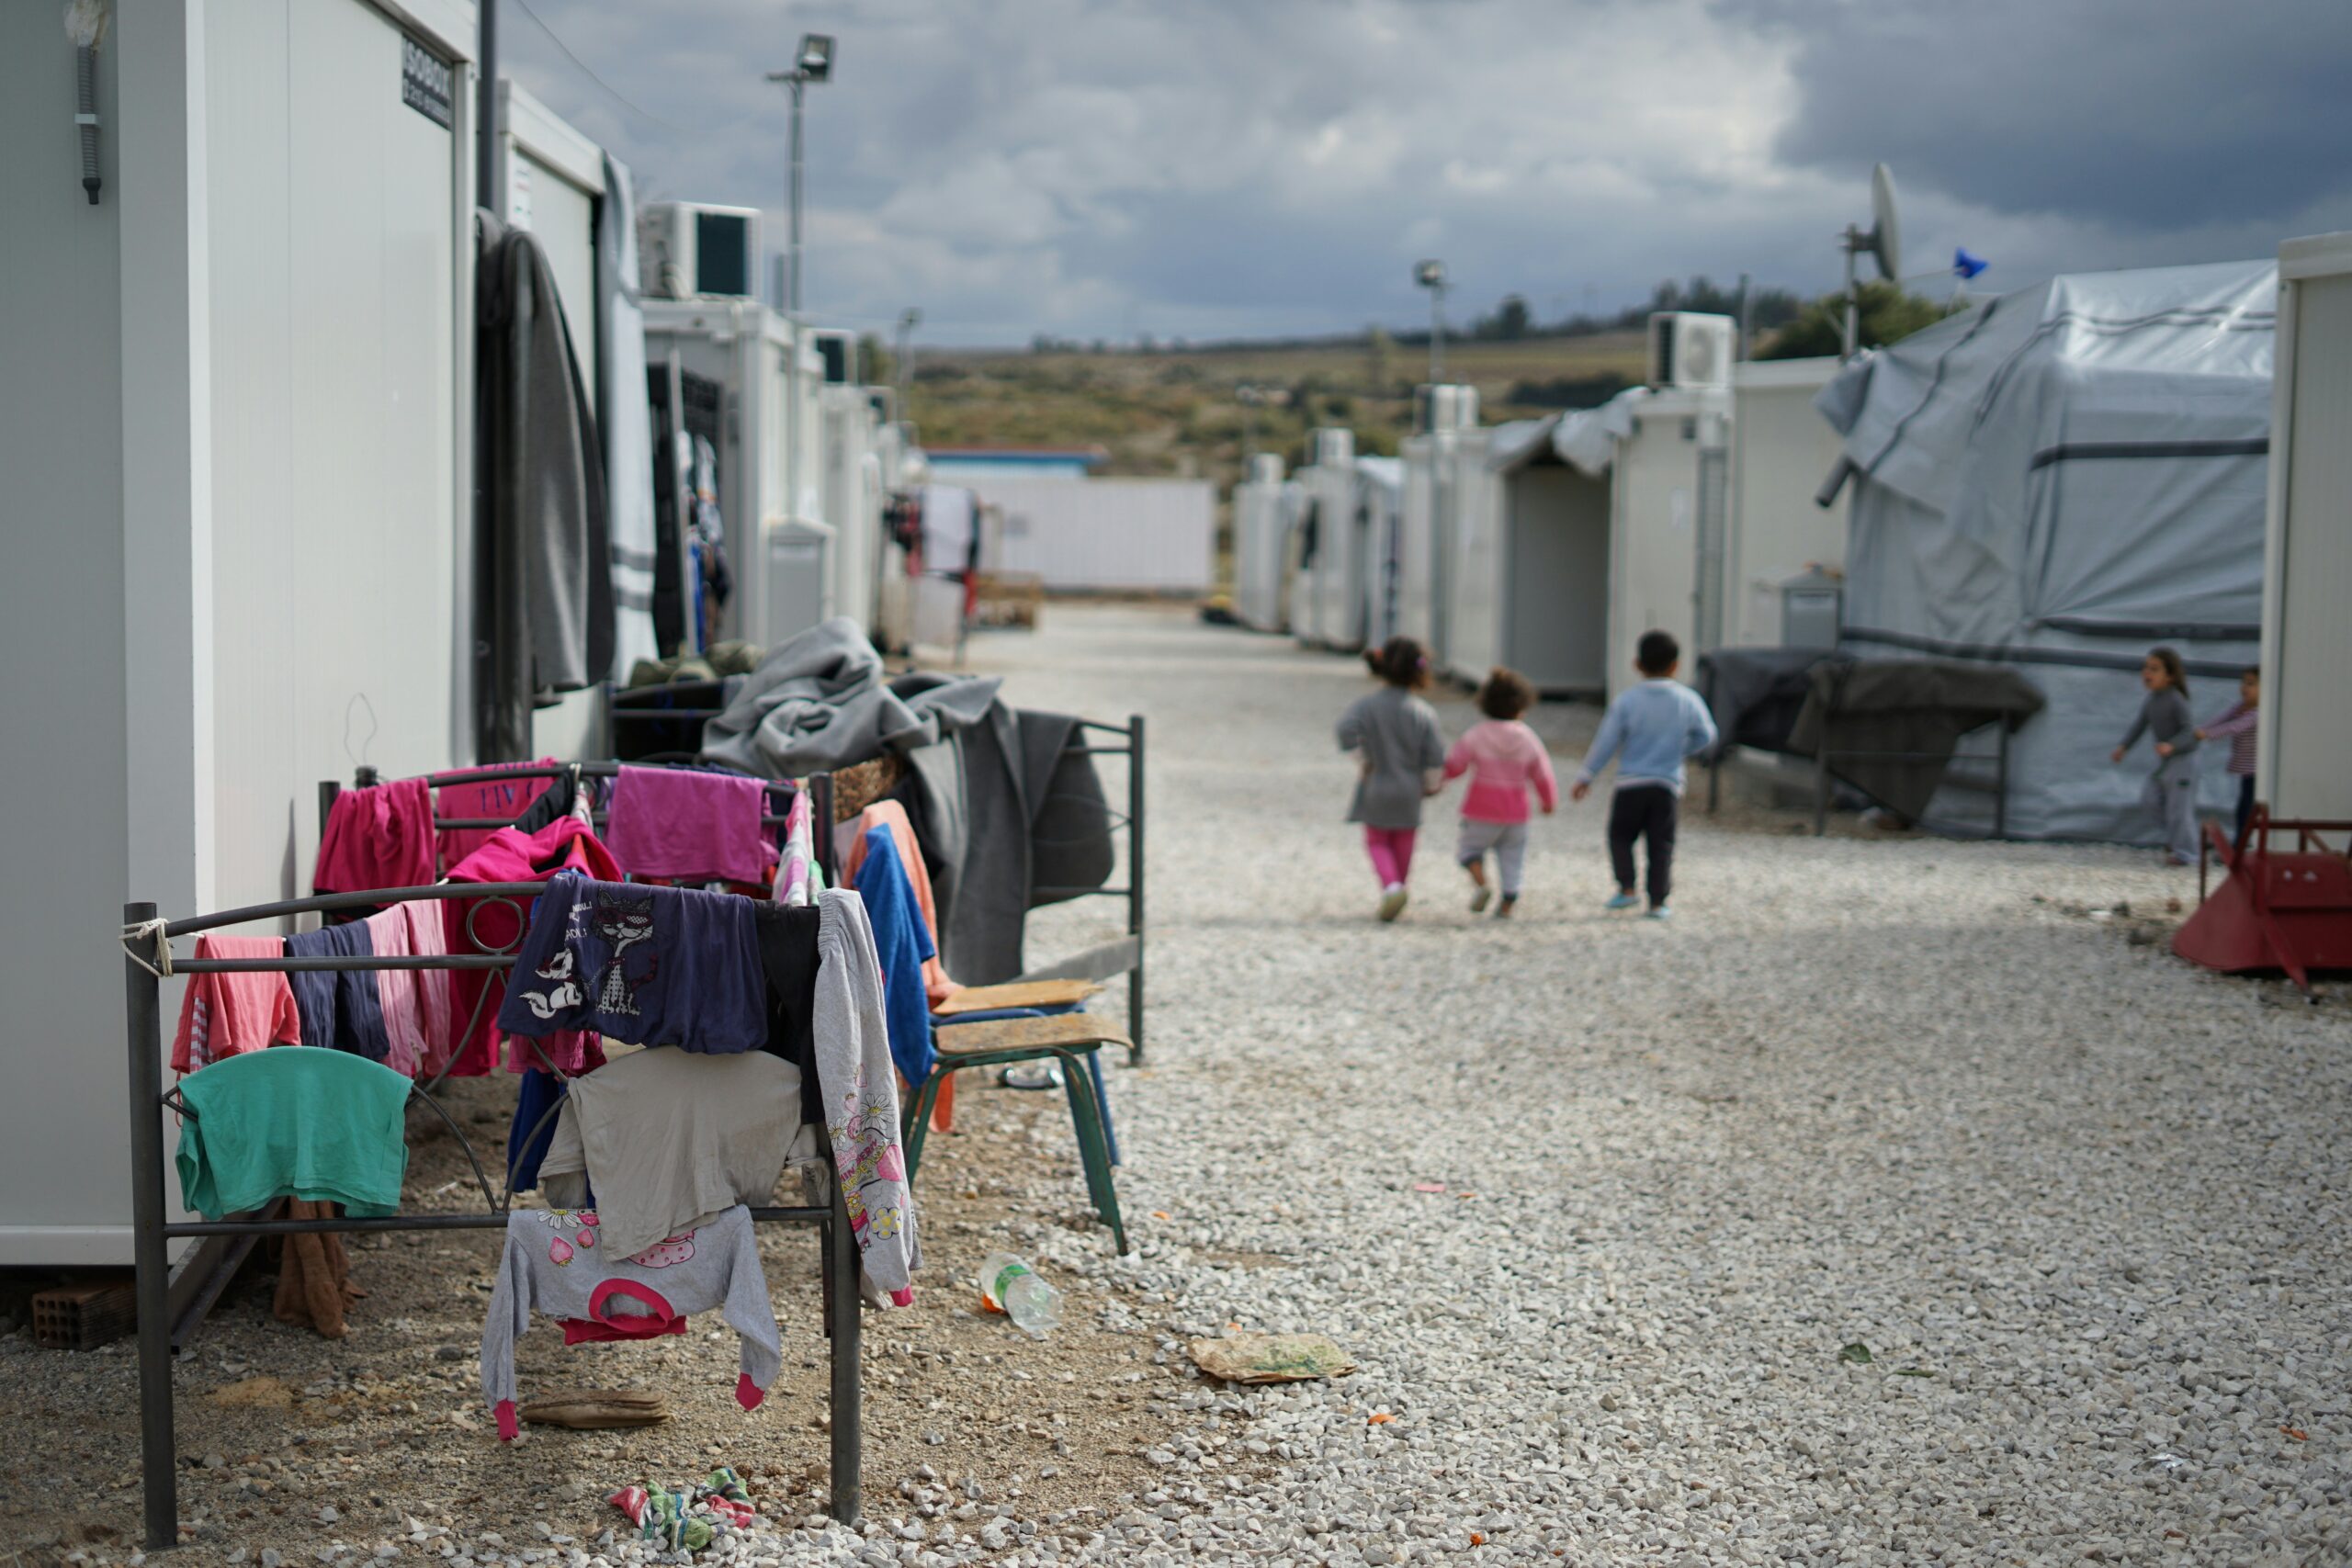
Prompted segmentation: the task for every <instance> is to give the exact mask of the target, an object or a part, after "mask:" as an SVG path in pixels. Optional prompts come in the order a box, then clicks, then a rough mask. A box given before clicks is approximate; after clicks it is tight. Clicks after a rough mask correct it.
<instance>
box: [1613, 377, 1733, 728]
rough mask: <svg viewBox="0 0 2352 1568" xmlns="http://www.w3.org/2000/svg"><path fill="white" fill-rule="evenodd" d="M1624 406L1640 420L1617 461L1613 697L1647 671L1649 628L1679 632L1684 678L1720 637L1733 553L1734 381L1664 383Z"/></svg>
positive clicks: (1621, 439)
mask: <svg viewBox="0 0 2352 1568" xmlns="http://www.w3.org/2000/svg"><path fill="white" fill-rule="evenodd" d="M1627 412H1630V413H1631V415H1632V422H1633V428H1632V430H1631V431H1630V432H1629V433H1628V434H1624V435H1623V436H1621V437H1619V438H1618V441H1617V455H1616V459H1615V461H1614V463H1613V464H1612V465H1611V470H1610V491H1611V493H1610V503H1611V512H1610V529H1609V625H1608V631H1607V633H1606V637H1605V641H1604V652H1603V665H1604V669H1605V671H1606V673H1607V676H1608V688H1607V690H1608V694H1609V695H1610V696H1612V697H1613V696H1615V695H1616V694H1618V693H1619V692H1621V691H1623V689H1624V688H1625V687H1627V686H1629V685H1632V684H1634V682H1637V681H1639V680H1640V679H1641V677H1640V676H1639V675H1638V674H1637V673H1636V672H1635V671H1634V644H1635V643H1637V642H1638V641H1639V640H1640V639H1641V637H1642V634H1643V633H1645V632H1647V631H1653V630H1655V631H1665V632H1670V633H1672V634H1673V636H1674V638H1675V640H1676V641H1677V642H1679V644H1681V646H1682V669H1681V671H1680V674H1681V678H1682V679H1684V680H1686V681H1687V680H1690V679H1691V678H1692V676H1693V675H1694V674H1695V672H1696V671H1697V668H1698V654H1699V651H1700V650H1702V649H1707V648H1713V647H1720V646H1721V645H1722V643H1723V640H1724V600H1723V594H1722V588H1723V583H1724V575H1725V571H1724V563H1725V561H1726V559H1727V558H1728V554H1729V549H1728V546H1729V536H1730V468H1731V457H1730V432H1731V398H1730V393H1729V391H1728V389H1722V388H1703V389H1686V388H1673V389H1662V390H1659V391H1656V392H1653V393H1652V394H1651V395H1650V396H1648V397H1646V398H1642V399H1639V400H1634V401H1633V402H1632V403H1631V404H1630V406H1629V408H1628V411H1627Z"/></svg>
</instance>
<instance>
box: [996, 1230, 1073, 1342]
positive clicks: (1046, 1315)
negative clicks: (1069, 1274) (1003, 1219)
mask: <svg viewBox="0 0 2352 1568" xmlns="http://www.w3.org/2000/svg"><path fill="white" fill-rule="evenodd" d="M980 1298H981V1300H983V1301H985V1302H987V1303H988V1304H989V1305H990V1306H992V1307H994V1308H996V1309H997V1311H999V1312H1001V1313H1002V1314H1005V1316H1007V1317H1009V1318H1011V1319H1012V1324H1013V1326H1014V1327H1016V1328H1019V1329H1021V1330H1022V1331H1023V1333H1026V1334H1030V1335H1034V1336H1035V1337H1037V1338H1039V1339H1043V1338H1044V1337H1046V1335H1047V1334H1048V1333H1049V1332H1051V1331H1052V1329H1053V1327H1054V1325H1056V1324H1057V1323H1059V1322H1061V1320H1062V1293H1061V1292H1059V1291H1057V1290H1056V1289H1054V1288H1053V1287H1052V1286H1051V1285H1048V1284H1047V1283H1046V1281H1045V1280H1040V1279H1039V1278H1037V1275H1036V1273H1035V1270H1033V1269H1031V1268H1030V1267H1029V1265H1027V1264H1026V1263H1023V1261H1021V1259H1020V1258H1015V1257H1014V1256H1013V1255H1012V1253H1010V1252H991V1253H989V1256H988V1258H987V1259H986V1260H985V1261H983V1262H982V1263H981V1264H980Z"/></svg>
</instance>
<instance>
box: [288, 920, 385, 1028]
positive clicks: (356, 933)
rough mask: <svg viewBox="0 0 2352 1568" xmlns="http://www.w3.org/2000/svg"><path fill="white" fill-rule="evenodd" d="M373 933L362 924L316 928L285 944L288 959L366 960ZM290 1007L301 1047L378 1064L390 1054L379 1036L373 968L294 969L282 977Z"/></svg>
mask: <svg viewBox="0 0 2352 1568" xmlns="http://www.w3.org/2000/svg"><path fill="white" fill-rule="evenodd" d="M373 937H374V933H373V932H372V931H369V930H368V922H367V921H365V920H353V921H351V922H350V923H349V924H347V925H340V926H321V927H320V928H319V929H318V930H317V931H298V932H296V933H295V934H294V935H292V936H289V937H288V938H287V939H286V956H288V958H355V957H356V958H368V957H373V956H374V955H375V952H376V948H375V943H374V941H373ZM286 978H287V983H288V984H289V985H290V986H292V987H294V1005H295V1007H296V1008H298V1009H299V1010H300V1011H301V1015H302V1043H303V1044H305V1045H326V1046H331V1047H333V1048H334V1049H335V1050H337V1051H349V1052H353V1053H355V1054H356V1055H362V1056H365V1057H367V1058H368V1060H369V1061H371V1062H380V1061H382V1060H383V1059H384V1058H385V1056H387V1055H390V1051H391V1043H390V1041H389V1040H388V1039H386V1038H385V1035H384V1007H383V1003H382V1002H381V1001H380V1000H379V998H378V995H377V990H376V972H375V971H374V970H372V969H342V970H335V969H297V970H294V971H292V972H290V973H289V974H288V976H287V977H286Z"/></svg>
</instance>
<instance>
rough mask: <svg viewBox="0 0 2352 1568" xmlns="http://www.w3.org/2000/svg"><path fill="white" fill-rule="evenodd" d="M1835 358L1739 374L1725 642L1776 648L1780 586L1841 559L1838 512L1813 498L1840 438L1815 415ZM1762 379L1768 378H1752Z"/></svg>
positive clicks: (1771, 364) (1754, 365) (1842, 522)
mask: <svg viewBox="0 0 2352 1568" xmlns="http://www.w3.org/2000/svg"><path fill="white" fill-rule="evenodd" d="M1837 369H1838V362H1837V361H1836V360H1834V359H1798V360H1777V361H1776V360H1760V361H1754V362H1750V363H1748V364H1745V365H1742V366H1740V367H1738V371H1737V373H1736V382H1735V386H1734V389H1733V393H1732V407H1733V412H1732V496H1733V502H1732V530H1731V538H1730V547H1729V549H1728V550H1727V551H1726V554H1725V560H1724V568H1725V572H1726V576H1727V579H1728V581H1727V582H1726V584H1725V592H1724V604H1725V607H1726V612H1727V613H1726V622H1727V625H1726V626H1725V637H1724V640H1725V641H1726V642H1727V643H1730V644H1733V645H1736V646H1742V647H1776V646H1778V645H1779V644H1780V643H1781V641H1782V640H1783V638H1782V637H1781V583H1782V582H1784V581H1787V580H1788V579H1789V578H1792V577H1794V576H1795V575H1797V574H1798V573H1799V572H1801V571H1803V570H1804V569H1805V568H1806V567H1808V566H1819V567H1822V568H1824V569H1826V570H1830V571H1833V572H1834V571H1838V570H1843V568H1844V566H1845V562H1846V509H1845V507H1844V505H1843V504H1839V505H1835V506H1822V505H1819V504H1817V503H1815V501H1814V496H1815V493H1816V492H1818V491H1819V490H1820V488H1821V481H1822V480H1823V479H1826V478H1827V477H1828V474H1829V470H1830V469H1831V468H1832V467H1834V466H1835V465H1836V463H1837V462H1838V456H1839V453H1838V432H1837V431H1836V429H1834V428H1833V427H1832V426H1831V425H1830V423H1829V422H1828V421H1827V420H1826V419H1823V418H1822V417H1821V415H1820V413H1819V412H1817V411H1815V408H1814V406H1813V400H1814V397H1815V394H1816V393H1817V392H1819V391H1820V389H1822V388H1823V387H1824V386H1826V384H1827V383H1828V380H1829V378H1830V377H1831V376H1833V375H1835V374H1836V373H1837ZM1759 372H1769V374H1759Z"/></svg>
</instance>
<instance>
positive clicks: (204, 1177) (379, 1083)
mask: <svg viewBox="0 0 2352 1568" xmlns="http://www.w3.org/2000/svg"><path fill="white" fill-rule="evenodd" d="M408 1093H409V1081H408V1080H407V1079H406V1078H404V1077H401V1076H400V1074H398V1073H396V1072H394V1071H392V1070H391V1069H390V1067H387V1066H381V1065H379V1064H378V1063H375V1062H370V1061H368V1060H366V1059H365V1058H363V1057H359V1056H355V1055H349V1054H348V1053H346V1052H342V1051H322V1050H318V1049H315V1048H311V1047H308V1046H299V1045H287V1046H281V1047H279V1048H278V1049H277V1050H274V1051H254V1052H249V1053H247V1054H246V1055H242V1056H232V1057H230V1058H229V1059H228V1060H227V1061H225V1062H216V1063H214V1064H213V1065H212V1066H209V1067H207V1068H206V1069H205V1070H204V1071H202V1072H200V1073H193V1074H191V1075H189V1076H188V1077H186V1078H184V1079H182V1080H181V1082H180V1086H179V1094H180V1100H181V1102H182V1103H183V1104H185V1105H186V1106H187V1109H188V1112H189V1114H188V1117H187V1120H186V1121H185V1122H182V1123H181V1124H180V1146H179V1156H178V1160H177V1165H178V1168H179V1177H180V1201H181V1202H183V1203H185V1204H186V1205H187V1207H188V1208H191V1209H193V1210H195V1211H196V1212H197V1213H199V1214H202V1215H203V1216H204V1217H205V1218H206V1219H208V1220H217V1219H219V1218H220V1217H221V1216H222V1215H223V1214H233V1213H244V1212H245V1211H247V1210H249V1209H258V1208H260V1207H261V1206H262V1205H263V1204H265V1203H266V1202H268V1201H270V1200H271V1199H272V1198H306V1199H310V1200H312V1201H318V1202H333V1203H341V1204H342V1205H343V1206H344V1211H345V1213H350V1214H355V1215H359V1216H362V1217H375V1216H380V1215H384V1214H392V1213H399V1212H400V1206H401V1176H402V1174H404V1173H405V1172H406V1171H407V1169H408V1144H407V1142H406V1141H405V1140H404V1139H403V1137H402V1135H401V1122H402V1112H403V1111H405V1109H406V1107H407V1105H408Z"/></svg>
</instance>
